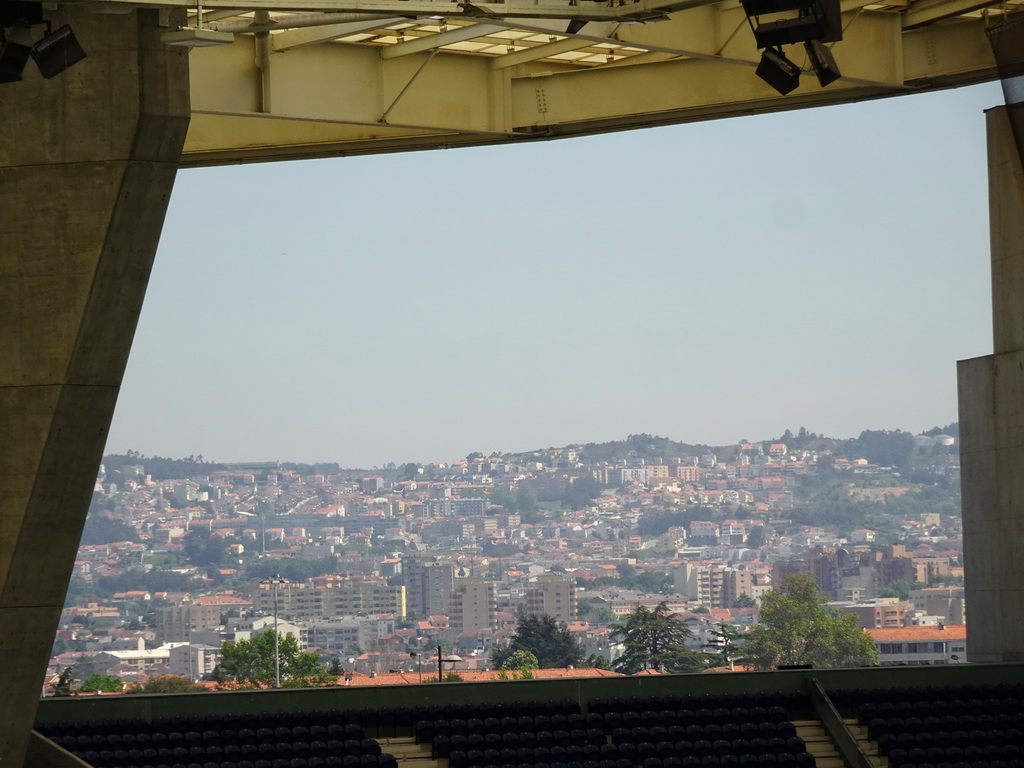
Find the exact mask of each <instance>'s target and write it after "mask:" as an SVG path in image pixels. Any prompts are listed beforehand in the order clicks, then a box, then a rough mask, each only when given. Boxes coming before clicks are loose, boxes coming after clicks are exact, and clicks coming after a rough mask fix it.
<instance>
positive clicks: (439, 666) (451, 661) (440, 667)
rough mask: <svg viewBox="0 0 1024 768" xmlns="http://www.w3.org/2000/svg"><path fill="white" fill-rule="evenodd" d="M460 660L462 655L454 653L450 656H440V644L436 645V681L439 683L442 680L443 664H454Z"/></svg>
mask: <svg viewBox="0 0 1024 768" xmlns="http://www.w3.org/2000/svg"><path fill="white" fill-rule="evenodd" d="M460 661H462V657H461V656H456V655H455V654H452V655H451V656H448V657H447V658H445V657H442V656H441V646H440V645H439V646H437V682H439V683H443V682H444V665H445V664H455V663H457V662H460Z"/></svg>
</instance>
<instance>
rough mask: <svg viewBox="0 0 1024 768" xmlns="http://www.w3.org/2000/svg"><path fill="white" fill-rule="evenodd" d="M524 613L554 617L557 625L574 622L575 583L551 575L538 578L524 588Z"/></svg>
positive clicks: (571, 580)
mask: <svg viewBox="0 0 1024 768" xmlns="http://www.w3.org/2000/svg"><path fill="white" fill-rule="evenodd" d="M525 598H526V600H525V602H526V612H527V613H535V614H538V615H540V614H544V613H546V614H548V615H549V616H554V617H555V620H556V621H557V622H558V623H559V624H568V623H569V622H571V621H575V620H576V582H575V581H574V580H573V579H567V578H564V577H562V576H555V575H553V574H543V575H541V576H538V577H537V578H536V579H535V580H534V581H532V582H530V585H529V586H528V587H527V588H526V594H525Z"/></svg>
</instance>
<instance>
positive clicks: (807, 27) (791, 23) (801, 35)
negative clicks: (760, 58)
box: [754, 15, 824, 48]
mask: <svg viewBox="0 0 1024 768" xmlns="http://www.w3.org/2000/svg"><path fill="white" fill-rule="evenodd" d="M823 34H824V31H823V30H822V27H821V24H819V23H818V20H817V19H816V18H815V17H814V16H812V15H807V16H797V17H796V18H794V19H778V20H777V21H766V22H763V23H761V24H758V25H757V26H756V27H755V28H754V40H756V41H757V47H758V48H778V47H779V46H780V45H790V44H792V43H802V42H803V41H804V40H817V39H819V38H820V37H821V36H822V35H823Z"/></svg>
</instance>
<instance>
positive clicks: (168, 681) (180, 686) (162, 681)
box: [125, 675, 206, 693]
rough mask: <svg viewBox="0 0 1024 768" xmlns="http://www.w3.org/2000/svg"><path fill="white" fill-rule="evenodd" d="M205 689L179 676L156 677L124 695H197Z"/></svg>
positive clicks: (134, 687)
mask: <svg viewBox="0 0 1024 768" xmlns="http://www.w3.org/2000/svg"><path fill="white" fill-rule="evenodd" d="M205 690H206V687H205V686H203V685H199V684H198V683H193V682H190V681H189V680H187V679H185V678H184V677H181V676H180V675H157V676H156V677H151V678H149V680H147V681H146V682H144V683H141V684H140V685H133V686H131V687H130V688H128V689H127V690H125V693H198V692H199V691H205Z"/></svg>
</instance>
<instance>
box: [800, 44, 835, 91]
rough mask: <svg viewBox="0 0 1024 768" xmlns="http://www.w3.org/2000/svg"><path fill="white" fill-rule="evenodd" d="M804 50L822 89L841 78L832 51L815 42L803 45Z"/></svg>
mask: <svg viewBox="0 0 1024 768" xmlns="http://www.w3.org/2000/svg"><path fill="white" fill-rule="evenodd" d="M804 50H805V51H807V58H808V60H810V62H811V69H813V70H814V74H815V75H817V76H818V82H819V83H821V87H822V88H824V87H825V86H826V85H828V84H829V83H834V82H835V81H836V80H838V79H839V78H840V77H841V76H842V75H841V74H840V72H839V67H838V66H837V65H836V60H835V57H833V56H832V50H831V49H830V48H829V47H828V46H826V45H822V44H821V43H820V42H818V41H817V40H808V41H807V42H806V43H804Z"/></svg>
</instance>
